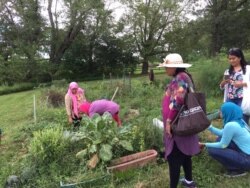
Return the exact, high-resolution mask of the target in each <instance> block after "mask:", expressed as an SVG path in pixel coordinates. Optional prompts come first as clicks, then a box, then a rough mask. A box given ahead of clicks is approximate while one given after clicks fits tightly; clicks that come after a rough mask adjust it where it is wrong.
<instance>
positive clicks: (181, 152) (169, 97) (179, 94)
mask: <svg viewBox="0 0 250 188" xmlns="http://www.w3.org/2000/svg"><path fill="white" fill-rule="evenodd" d="M191 66H192V65H191V64H187V63H183V60H182V57H181V56H180V55H179V54H176V53H172V54H169V55H167V56H166V58H165V59H164V62H163V63H161V64H159V66H158V67H163V68H165V69H166V74H167V75H168V76H170V77H172V80H171V81H170V83H169V84H168V85H167V87H166V90H165V93H164V96H163V100H162V119H163V124H164V145H165V159H166V160H167V161H168V164H169V176H170V188H176V187H177V185H178V182H179V179H180V169H181V166H182V167H183V170H184V173H185V178H183V179H181V184H182V185H184V186H186V187H193V188H194V187H196V184H195V182H194V181H193V177H192V159H191V157H192V156H193V155H195V154H198V153H199V152H200V148H199V140H198V136H197V135H191V136H177V135H175V134H173V133H172V132H171V123H172V121H173V120H174V119H175V117H176V115H177V113H178V111H179V110H180V107H181V106H182V104H183V103H184V97H185V95H186V93H187V90H188V88H189V85H190V84H192V85H194V83H193V80H192V76H191V75H190V74H189V73H188V72H187V71H186V68H189V67H191Z"/></svg>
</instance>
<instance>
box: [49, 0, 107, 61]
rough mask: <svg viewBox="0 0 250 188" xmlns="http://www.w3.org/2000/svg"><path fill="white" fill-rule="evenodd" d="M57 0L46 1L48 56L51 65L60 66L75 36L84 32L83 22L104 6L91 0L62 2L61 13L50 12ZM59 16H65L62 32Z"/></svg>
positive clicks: (65, 0) (67, 0)
mask: <svg viewBox="0 0 250 188" xmlns="http://www.w3.org/2000/svg"><path fill="white" fill-rule="evenodd" d="M53 2H55V9H56V7H57V5H58V4H57V0H56V1H54V0H48V1H47V3H48V8H47V10H48V15H49V23H50V27H49V29H50V35H49V41H48V43H49V56H50V62H51V63H52V64H56V65H58V64H60V63H61V60H62V57H63V55H64V53H65V51H66V50H67V49H68V48H69V47H70V46H71V44H72V43H73V41H74V40H75V38H76V37H77V35H78V34H79V33H80V32H82V31H84V29H85V24H86V23H85V22H86V20H88V19H89V17H91V16H92V15H93V14H95V12H96V11H97V9H98V8H101V9H103V7H104V4H103V3H102V2H101V1H99V0H98V1H92V0H64V1H63V3H64V11H63V12H57V11H55V12H54V13H53V12H52V5H53ZM60 14H64V15H65V16H66V18H65V19H66V20H67V19H68V20H67V22H64V23H63V24H64V31H62V30H61V29H60V28H59V25H58V19H59V16H60Z"/></svg>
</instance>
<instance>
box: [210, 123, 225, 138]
mask: <svg viewBox="0 0 250 188" xmlns="http://www.w3.org/2000/svg"><path fill="white" fill-rule="evenodd" d="M208 130H209V131H210V132H211V133H213V134H215V135H217V136H222V133H223V129H218V128H216V127H214V126H213V125H210V126H209V128H208Z"/></svg>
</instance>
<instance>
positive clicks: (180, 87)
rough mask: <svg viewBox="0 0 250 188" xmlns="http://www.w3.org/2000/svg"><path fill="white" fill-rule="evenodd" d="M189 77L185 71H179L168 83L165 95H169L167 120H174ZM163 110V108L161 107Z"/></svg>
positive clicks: (185, 91) (182, 99) (186, 89)
mask: <svg viewBox="0 0 250 188" xmlns="http://www.w3.org/2000/svg"><path fill="white" fill-rule="evenodd" d="M188 83H189V77H188V75H187V74H186V73H184V72H182V73H179V74H178V75H177V76H176V77H174V78H173V79H172V81H171V82H170V84H169V85H168V87H167V89H166V91H165V95H166V96H169V97H170V101H169V106H168V108H169V110H170V111H169V113H168V116H167V120H170V121H172V120H174V118H175V116H176V115H177V113H178V111H179V110H180V108H181V106H182V105H183V103H184V98H185V95H186V93H187V91H188V87H189V86H188ZM163 110H164V109H163Z"/></svg>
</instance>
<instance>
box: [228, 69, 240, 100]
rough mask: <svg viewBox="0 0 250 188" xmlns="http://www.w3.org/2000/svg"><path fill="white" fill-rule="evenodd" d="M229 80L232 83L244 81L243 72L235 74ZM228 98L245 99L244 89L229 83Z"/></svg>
mask: <svg viewBox="0 0 250 188" xmlns="http://www.w3.org/2000/svg"><path fill="white" fill-rule="evenodd" d="M229 78H230V80H232V81H243V72H242V71H238V72H233V73H232V74H231V75H230V77H229ZM227 98H228V99H239V98H243V88H242V87H240V88H237V87H234V86H233V85H232V84H230V83H229V84H228V91H227Z"/></svg>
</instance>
